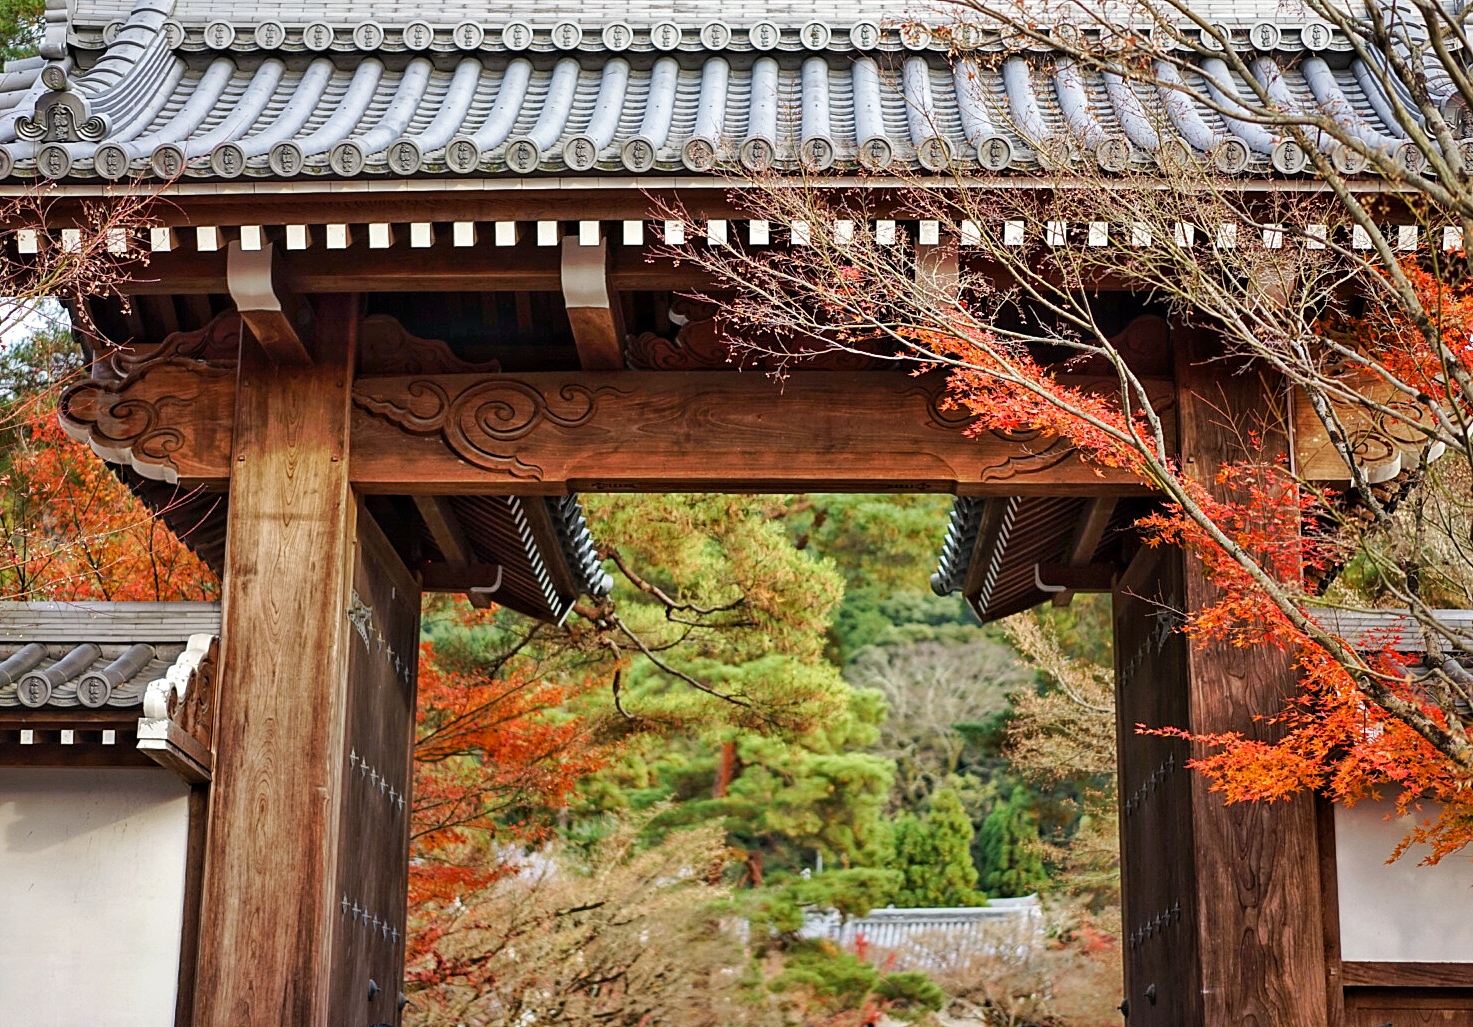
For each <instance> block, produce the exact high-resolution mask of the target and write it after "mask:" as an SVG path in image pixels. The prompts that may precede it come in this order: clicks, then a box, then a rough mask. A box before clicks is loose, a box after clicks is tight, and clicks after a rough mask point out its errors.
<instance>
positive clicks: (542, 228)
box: [537, 221, 558, 246]
mask: <svg viewBox="0 0 1473 1027" xmlns="http://www.w3.org/2000/svg"><path fill="white" fill-rule="evenodd" d="M557 237H558V223H557V222H556V221H539V222H537V245H538V246H556V245H557Z"/></svg>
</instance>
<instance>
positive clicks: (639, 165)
mask: <svg viewBox="0 0 1473 1027" xmlns="http://www.w3.org/2000/svg"><path fill="white" fill-rule="evenodd" d="M655 156H656V154H655V144H654V143H652V142H650V141H649V140H648V139H646V138H645V137H644V136H636V137H635V138H633V139H631V140H629V141H628V142H627V143H625V144H624V145H623V147H621V148H620V150H619V159H620V160H622V161H623V162H624V167H625V168H627V169H628V170H630V171H634V172H643V171H649V170H651V169H652V168H654V166H655Z"/></svg>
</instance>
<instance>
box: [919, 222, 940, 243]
mask: <svg viewBox="0 0 1473 1027" xmlns="http://www.w3.org/2000/svg"><path fill="white" fill-rule="evenodd" d="M916 241H917V242H919V243H920V244H921V245H922V246H939V245H941V222H939V221H922V222H921V231H920V238H919V239H917V240H916Z"/></svg>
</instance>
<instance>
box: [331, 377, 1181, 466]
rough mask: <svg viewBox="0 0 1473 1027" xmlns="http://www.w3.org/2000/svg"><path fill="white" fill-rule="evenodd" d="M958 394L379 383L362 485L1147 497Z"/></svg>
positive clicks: (676, 382)
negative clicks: (954, 402)
mask: <svg viewBox="0 0 1473 1027" xmlns="http://www.w3.org/2000/svg"><path fill="white" fill-rule="evenodd" d="M1097 381H1098V382H1099V384H1100V387H1102V388H1104V387H1111V384H1113V383H1111V384H1107V383H1106V382H1105V380H1104V379H1098V380H1097ZM1157 387H1158V388H1159V387H1160V386H1159V383H1158V385H1157ZM944 388H945V380H944V377H941V376H927V377H923V378H917V377H914V376H911V375H909V374H907V373H905V372H891V371H870V372H853V373H844V372H804V373H795V374H793V375H792V376H791V377H789V378H788V379H786V380H784V381H774V380H772V379H770V378H768V377H766V376H765V375H758V374H733V373H731V372H728V371H691V372H624V373H617V374H602V375H600V374H588V373H572V374H557V373H535V374H517V375H438V376H421V377H408V376H406V377H398V378H374V379H371V380H370V379H364V380H360V381H359V382H358V383H357V384H356V386H355V388H354V403H355V405H356V407H357V410H356V412H355V415H354V428H353V435H354V438H353V452H354V457H353V481H354V484H355V486H357V487H358V488H360V489H362V490H364V491H368V492H385V493H394V494H404V493H416V492H422V491H426V489H427V488H428V489H431V490H438V491H440V492H443V493H455V492H464V493H483V494H484V493H496V492H508V493H510V492H522V493H531V494H536V493H542V494H558V493H561V492H565V491H568V490H578V491H584V492H604V491H718V492H720V491H730V492H762V491H783V490H793V489H821V488H826V489H834V490H844V491H874V492H901V491H904V492H935V491H953V490H954V491H957V492H959V493H962V494H998V495H1013V494H1021V493H1038V494H1046V493H1048V492H1051V491H1052V492H1059V491H1064V492H1070V493H1076V492H1077V493H1083V494H1093V495H1112V494H1116V495H1118V494H1141V493H1144V492H1145V491H1146V490H1145V488H1144V486H1142V485H1141V484H1140V483H1139V482H1138V481H1135V480H1133V479H1132V478H1130V476H1129V475H1127V474H1124V473H1122V472H1119V471H1111V470H1101V469H1097V468H1095V467H1092V466H1089V465H1088V464H1086V463H1085V462H1084V461H1083V460H1081V459H1080V458H1079V457H1078V456H1077V455H1076V454H1075V453H1074V452H1073V451H1072V450H1071V448H1070V446H1069V445H1068V443H1067V442H1066V441H1064V440H1062V439H1059V438H1056V437H1047V436H1044V435H1042V434H1041V433H1038V432H1019V433H1013V434H1010V435H1007V436H1004V435H1002V434H1000V433H996V432H983V433H981V434H976V435H974V434H972V433H971V432H970V431H969V429H970V427H971V425H972V423H973V421H974V418H972V417H970V416H967V415H965V414H963V413H961V412H959V411H956V410H947V409H944V404H943V393H944ZM1166 389H1167V391H1168V398H1167V400H1166V403H1165V405H1166V406H1167V407H1168V408H1169V405H1170V399H1169V386H1167V387H1166Z"/></svg>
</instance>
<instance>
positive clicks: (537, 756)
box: [410, 614, 609, 943]
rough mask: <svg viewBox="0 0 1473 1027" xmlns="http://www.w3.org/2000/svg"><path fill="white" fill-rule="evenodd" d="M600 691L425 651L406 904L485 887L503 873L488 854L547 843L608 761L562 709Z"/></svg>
mask: <svg viewBox="0 0 1473 1027" xmlns="http://www.w3.org/2000/svg"><path fill="white" fill-rule="evenodd" d="M467 616H470V617H474V616H476V614H468V615H467ZM602 684H605V683H604V682H602V681H601V680H599V679H598V678H593V677H591V678H588V679H586V680H584V681H581V682H576V683H573V684H565V683H554V682H552V681H548V680H542V679H539V678H538V677H536V676H534V675H533V674H532V673H531V672H529V671H527V670H526V669H523V668H512V669H510V670H506V671H503V672H501V673H498V674H491V673H488V672H486V671H484V670H477V669H462V668H456V667H453V666H447V665H446V661H444V660H442V659H440V658H438V657H437V654H436V653H435V650H434V647H433V645H432V644H431V643H429V642H425V643H423V644H422V646H421V652H420V671H419V708H418V712H417V720H416V724H417V731H416V741H415V750H414V758H415V776H414V819H413V827H412V831H413V858H412V861H411V864H410V904H411V906H413V907H421V906H424V905H425V904H428V903H433V902H436V901H441V900H452V899H454V898H455V897H456V896H458V895H460V894H462V893H464V892H467V891H471V890H474V889H477V888H482V887H485V886H486V885H487V884H489V883H490V882H491V881H492V880H493V879H494V878H495V877H496V876H497V875H498V874H499V873H503V872H505V871H506V870H507V869H508V865H507V864H505V863H504V862H502V861H499V860H497V859H495V858H494V854H493V853H492V851H491V849H492V847H493V846H496V845H506V844H518V845H528V844H533V845H535V844H536V843H539V842H541V841H544V840H546V839H547V838H548V837H550V836H551V834H552V831H553V827H554V826H555V825H554V823H553V822H552V821H551V820H549V815H551V814H555V813H556V811H557V810H560V809H562V808H564V807H565V806H566V805H567V804H568V802H569V800H570V799H571V798H572V796H573V793H574V792H575V790H576V789H577V787H578V784H579V782H580V781H581V780H582V779H583V778H584V777H586V776H587V775H589V774H591V773H593V772H594V771H596V770H597V769H598V768H599V767H601V766H602V765H603V763H604V761H605V760H606V759H607V757H608V754H609V753H608V749H607V747H606V746H604V745H602V744H600V743H598V742H597V741H596V740H595V739H594V738H593V732H592V728H591V724H590V722H589V721H587V720H585V719H583V718H581V717H579V716H577V715H575V714H574V713H572V712H569V711H568V709H567V706H568V704H569V703H570V702H571V701H572V700H573V699H575V698H576V697H577V696H579V695H582V694H584V693H585V692H587V691H589V690H590V689H592V688H595V687H599V686H600V685H602ZM418 940H419V941H420V942H421V943H424V942H426V939H424V938H420V939H418Z"/></svg>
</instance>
